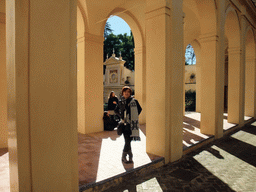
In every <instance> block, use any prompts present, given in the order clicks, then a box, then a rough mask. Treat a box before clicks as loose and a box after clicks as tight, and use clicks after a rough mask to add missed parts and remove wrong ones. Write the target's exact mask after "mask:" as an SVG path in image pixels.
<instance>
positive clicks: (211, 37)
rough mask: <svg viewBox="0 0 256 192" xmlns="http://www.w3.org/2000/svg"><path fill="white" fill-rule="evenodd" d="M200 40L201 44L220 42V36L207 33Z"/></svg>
mask: <svg viewBox="0 0 256 192" xmlns="http://www.w3.org/2000/svg"><path fill="white" fill-rule="evenodd" d="M198 40H199V41H200V43H207V42H212V41H216V42H217V41H218V40H219V36H218V35H216V34H215V33H206V34H202V35H200V36H199V38H198Z"/></svg>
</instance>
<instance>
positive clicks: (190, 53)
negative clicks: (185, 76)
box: [185, 44, 196, 65]
mask: <svg viewBox="0 0 256 192" xmlns="http://www.w3.org/2000/svg"><path fill="white" fill-rule="evenodd" d="M185 57H186V60H185V65H192V64H196V54H195V52H194V49H193V47H192V45H191V44H188V46H187V48H186V53H185Z"/></svg>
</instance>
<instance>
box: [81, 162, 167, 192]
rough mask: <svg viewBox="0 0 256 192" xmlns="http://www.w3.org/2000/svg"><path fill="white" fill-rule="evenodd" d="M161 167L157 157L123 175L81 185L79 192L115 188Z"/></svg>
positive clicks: (98, 191)
mask: <svg viewBox="0 0 256 192" xmlns="http://www.w3.org/2000/svg"><path fill="white" fill-rule="evenodd" d="M163 165H164V158H163V157H159V158H157V159H155V160H152V162H151V163H149V164H146V165H143V166H140V167H137V168H134V169H131V170H128V171H126V172H124V173H121V174H119V175H116V176H114V177H111V178H108V179H105V180H103V181H100V182H94V183H89V184H86V185H81V186H79V192H94V191H95V192H96V191H97V192H101V191H105V190H107V189H109V188H111V187H115V186H117V185H119V184H121V183H122V182H123V181H125V180H127V179H129V178H134V177H142V176H144V175H146V174H148V173H150V172H152V171H153V170H154V169H157V168H159V167H161V166H163Z"/></svg>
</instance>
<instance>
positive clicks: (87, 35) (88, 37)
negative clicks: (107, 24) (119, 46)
mask: <svg viewBox="0 0 256 192" xmlns="http://www.w3.org/2000/svg"><path fill="white" fill-rule="evenodd" d="M84 40H85V41H92V42H95V43H103V42H104V37H103V36H99V35H94V34H91V33H86V32H85V33H84Z"/></svg>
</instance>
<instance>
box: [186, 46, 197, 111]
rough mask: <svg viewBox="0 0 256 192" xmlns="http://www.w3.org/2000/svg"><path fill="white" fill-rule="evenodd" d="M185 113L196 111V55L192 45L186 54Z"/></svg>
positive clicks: (188, 47) (187, 48)
mask: <svg viewBox="0 0 256 192" xmlns="http://www.w3.org/2000/svg"><path fill="white" fill-rule="evenodd" d="M185 111H191V112H195V111H196V54H195V51H194V49H193V47H192V45H191V44H188V45H187V47H186V52H185Z"/></svg>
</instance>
